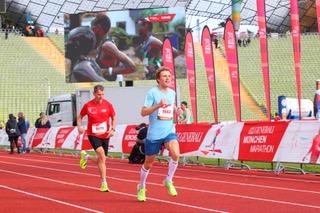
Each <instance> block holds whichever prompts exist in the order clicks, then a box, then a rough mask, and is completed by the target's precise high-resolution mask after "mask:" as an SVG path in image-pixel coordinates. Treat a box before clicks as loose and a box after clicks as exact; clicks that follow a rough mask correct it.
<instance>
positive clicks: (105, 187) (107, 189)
mask: <svg viewBox="0 0 320 213" xmlns="http://www.w3.org/2000/svg"><path fill="white" fill-rule="evenodd" d="M100 191H101V192H109V188H108V184H107V183H103V184H101V188H100Z"/></svg>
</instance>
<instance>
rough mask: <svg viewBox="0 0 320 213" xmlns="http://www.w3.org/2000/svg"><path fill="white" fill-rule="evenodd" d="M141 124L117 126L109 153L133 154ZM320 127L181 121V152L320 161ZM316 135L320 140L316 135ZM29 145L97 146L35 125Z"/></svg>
mask: <svg viewBox="0 0 320 213" xmlns="http://www.w3.org/2000/svg"><path fill="white" fill-rule="evenodd" d="M136 126H137V125H118V126H117V131H116V132H115V135H114V137H112V138H111V139H110V144H109V152H119V153H130V152H131V149H132V147H133V146H134V144H135V142H136V135H137V133H138V132H137V130H135V127H136ZM319 129H320V122H319V121H316V120H312V121H291V122H290V121H284V122H260V121H258V122H237V123H230V124H217V125H212V124H177V125H176V132H177V135H178V137H179V145H180V152H181V156H199V157H206V158H219V159H226V160H243V161H262V162H292V163H316V164H320V159H319V156H320V134H319ZM317 135H318V137H319V140H315V139H314V138H315V137H316V136H317ZM0 139H1V137H0ZM318 141H319V142H318ZM27 143H28V144H27V146H28V147H29V148H50V149H59V148H61V149H68V150H70V149H72V150H92V148H91V145H90V143H89V140H88V137H87V135H86V134H82V135H79V134H78V131H77V128H75V127H52V128H50V129H36V128H30V129H29V131H28V133H27ZM165 155H168V153H167V152H165ZM311 159H312V160H311Z"/></svg>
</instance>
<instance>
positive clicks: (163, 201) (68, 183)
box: [0, 169, 228, 213]
mask: <svg viewBox="0 0 320 213" xmlns="http://www.w3.org/2000/svg"><path fill="white" fill-rule="evenodd" d="M0 172H6V173H10V174H15V175H20V176H25V177H30V178H35V179H40V180H45V181H51V182H55V183H61V184H65V185H71V186H76V187H82V188H89V189H94V190H97V188H96V187H91V186H86V185H81V184H75V183H70V182H64V181H58V180H53V179H50V178H43V177H39V176H34V175H28V174H23V173H18V172H13V171H9V170H3V169H0ZM66 172H68V171H66ZM70 173H72V172H70ZM80 174H82V173H80ZM125 181H127V182H128V180H125ZM132 182H133V181H132ZM157 185H160V184H157ZM0 186H1V185H0ZM161 186H162V185H161ZM110 192H111V193H115V194H120V195H125V196H130V197H136V196H137V195H135V194H129V193H124V192H117V191H114V190H112V191H110ZM110 192H109V193H110ZM148 200H153V201H158V202H162V203H168V204H173V205H177V206H183V207H189V208H193V209H199V210H204V211H209V212H217V213H228V212H226V211H220V210H216V209H209V208H204V207H200V206H194V205H189V204H183V203H177V202H171V201H167V200H160V199H156V198H150V197H148ZM137 202H138V201H137ZM70 205H72V204H70Z"/></svg>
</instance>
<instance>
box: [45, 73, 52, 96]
mask: <svg viewBox="0 0 320 213" xmlns="http://www.w3.org/2000/svg"><path fill="white" fill-rule="evenodd" d="M44 79H46V80H47V87H48V99H49V98H50V96H51V94H50V79H49V78H44Z"/></svg>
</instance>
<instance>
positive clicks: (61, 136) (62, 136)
mask: <svg viewBox="0 0 320 213" xmlns="http://www.w3.org/2000/svg"><path fill="white" fill-rule="evenodd" d="M73 130H74V127H62V128H60V129H59V130H58V132H57V134H56V143H55V148H56V149H58V148H61V146H62V144H63V143H64V142H65V141H66V139H67V137H68V136H69V135H70V133H71V132H72V131H73Z"/></svg>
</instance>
